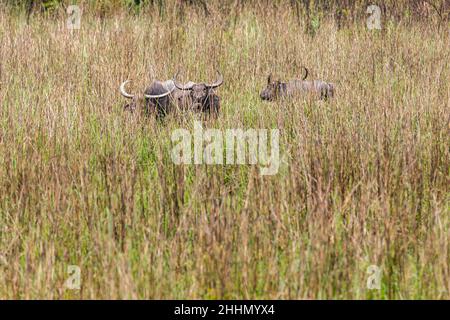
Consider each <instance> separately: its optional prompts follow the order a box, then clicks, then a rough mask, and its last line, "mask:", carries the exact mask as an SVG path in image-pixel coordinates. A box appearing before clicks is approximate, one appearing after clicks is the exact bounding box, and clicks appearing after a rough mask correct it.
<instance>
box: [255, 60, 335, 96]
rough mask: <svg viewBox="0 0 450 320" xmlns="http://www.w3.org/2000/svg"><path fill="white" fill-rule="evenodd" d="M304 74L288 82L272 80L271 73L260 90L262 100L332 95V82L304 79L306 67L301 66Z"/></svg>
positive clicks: (306, 72) (306, 71)
mask: <svg viewBox="0 0 450 320" xmlns="http://www.w3.org/2000/svg"><path fill="white" fill-rule="evenodd" d="M303 69H304V71H305V75H304V76H303V78H302V79H301V80H300V79H294V80H291V81H289V82H281V81H278V80H276V81H274V80H273V78H272V75H269V77H268V79H267V86H266V88H265V89H264V90H263V91H262V92H261V94H260V97H261V99H262V100H266V101H274V100H276V99H278V98H282V97H292V96H295V95H305V94H312V95H315V96H318V97H319V98H320V99H324V100H326V99H328V98H331V97H333V96H334V90H335V89H334V84H333V83H331V82H325V81H322V80H313V81H306V78H307V77H308V69H307V68H305V67H303Z"/></svg>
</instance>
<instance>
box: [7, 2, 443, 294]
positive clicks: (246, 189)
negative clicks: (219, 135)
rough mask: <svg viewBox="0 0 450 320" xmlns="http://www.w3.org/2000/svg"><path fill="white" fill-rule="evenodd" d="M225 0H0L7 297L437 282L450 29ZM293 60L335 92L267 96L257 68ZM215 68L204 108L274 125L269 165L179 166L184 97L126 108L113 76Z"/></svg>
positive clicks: (142, 80) (141, 78)
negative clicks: (214, 90)
mask: <svg viewBox="0 0 450 320" xmlns="http://www.w3.org/2000/svg"><path fill="white" fill-rule="evenodd" d="M267 8H269V7H267ZM236 10H239V12H229V14H225V13H220V12H215V13H214V16H213V18H212V19H210V20H208V21H205V19H204V17H203V13H202V12H201V11H197V10H194V9H189V8H186V11H185V12H184V14H183V16H182V17H180V15H179V12H178V11H175V10H170V9H169V10H168V11H167V15H166V16H165V17H164V19H162V18H161V17H160V15H159V14H158V13H157V12H146V13H145V14H142V15H130V14H127V13H125V12H121V11H119V12H117V13H115V14H114V15H112V16H111V17H107V18H104V19H100V18H97V17H96V16H94V15H92V14H90V13H89V12H84V14H83V16H82V20H81V29H80V30H75V31H69V30H67V29H66V27H65V23H66V17H65V15H63V14H61V15H56V16H54V17H53V18H44V17H41V16H34V17H33V18H32V19H30V21H29V24H27V21H26V16H25V15H18V14H16V13H14V14H13V13H11V12H10V11H9V10H8V9H6V8H4V7H2V9H1V10H0V39H1V41H0V104H1V107H0V297H1V298H27V299H30V298H50V299H55V298H83V299H86V298H208V299H209V298H211V299H213V298H282V299H287V298H295V299H296V298H333V299H341V298H356V299H365V298H382V299H386V298H391V299H410V298H419V299H422V298H431V299H442V298H446V299H448V298H450V294H449V293H450V267H449V265H450V264H449V261H450V246H449V242H450V241H449V240H450V232H449V231H450V230H449V225H450V219H449V209H450V208H449V207H450V204H449V194H450V193H449V187H448V186H449V173H450V168H449V145H450V141H449V129H450V128H449V110H450V109H449V105H450V84H449V83H450V69H449V64H448V62H449V54H450V46H449V39H450V36H449V32H448V29H445V28H444V29H440V31H437V30H438V29H437V25H436V24H435V23H431V22H430V23H427V22H417V23H415V24H408V25H405V24H402V23H401V22H400V23H397V22H396V23H394V22H390V21H384V22H383V29H382V30H381V31H379V32H377V31H369V30H367V28H366V26H365V23H355V24H352V25H350V26H348V27H343V28H341V29H338V28H337V26H336V24H335V22H334V20H331V19H328V18H323V19H320V20H319V26H318V27H317V30H316V34H315V35H314V36H313V35H311V34H306V33H305V32H304V31H305V25H304V20H302V19H300V22H299V20H298V18H297V17H296V15H295V12H294V11H292V10H290V9H288V8H276V7H270V10H269V9H268V10H261V9H260V8H258V6H255V7H251V6H247V7H245V8H242V9H239V8H236ZM303 64H304V65H306V66H308V67H309V68H310V70H311V71H312V77H313V78H321V79H324V80H328V81H332V82H335V83H336V87H337V96H336V98H335V99H333V100H331V101H329V102H320V101H314V100H309V99H307V98H305V99H300V100H296V101H290V102H285V103H278V104H268V103H263V102H261V101H260V99H259V96H258V94H259V91H260V90H261V89H262V87H263V86H264V85H265V83H266V76H267V75H268V73H270V72H273V73H274V74H276V75H278V76H279V77H280V78H281V79H289V78H293V77H298V76H300V74H299V72H301V70H300V66H301V65H303ZM216 67H218V68H220V69H221V70H222V71H223V74H224V77H225V79H226V82H225V84H224V85H223V86H222V87H221V88H220V89H219V90H218V93H219V94H220V95H221V97H222V112H221V115H220V117H219V119H218V120H216V121H210V122H207V123H205V127H216V128H220V129H227V128H240V127H241V128H267V129H271V128H278V129H280V131H281V139H280V141H281V148H282V152H283V155H285V157H284V159H285V163H284V164H283V165H282V167H281V169H280V172H279V173H278V174H277V175H275V176H272V177H267V176H266V177H262V176H260V175H259V172H258V168H257V167H254V166H205V165H198V166H195V165H191V166H176V165H174V164H173V163H172V161H171V158H170V150H171V142H170V135H171V132H172V131H173V130H174V129H176V128H180V127H183V128H188V129H191V128H192V124H193V119H194V116H192V117H190V118H188V119H180V118H174V117H169V118H168V119H167V120H166V121H164V122H162V123H161V122H157V121H155V120H153V119H148V118H145V117H143V116H141V115H139V114H135V115H130V114H127V113H124V112H123V110H122V106H123V104H124V103H125V101H124V99H123V98H122V97H121V96H120V95H119V93H118V85H119V84H120V82H121V81H123V80H124V79H127V78H131V79H133V80H134V82H133V85H132V90H133V91H134V92H139V91H140V92H142V90H143V89H144V87H145V86H146V85H148V84H149V82H150V81H151V79H153V78H159V79H166V78H170V77H171V76H172V75H173V73H174V72H175V71H176V70H177V69H181V70H183V77H184V79H185V80H187V79H192V80H211V79H212V78H213V77H214V75H215V74H214V69H215V68H216ZM68 265H78V266H79V267H80V268H81V289H80V290H69V289H67V288H65V286H64V281H65V280H66V279H67V278H68V276H69V275H68V274H67V267H68ZM369 265H377V266H379V267H380V268H381V270H382V287H381V290H369V289H367V286H366V282H367V278H368V276H369V275H368V274H367V273H366V272H367V267H368V266H369Z"/></svg>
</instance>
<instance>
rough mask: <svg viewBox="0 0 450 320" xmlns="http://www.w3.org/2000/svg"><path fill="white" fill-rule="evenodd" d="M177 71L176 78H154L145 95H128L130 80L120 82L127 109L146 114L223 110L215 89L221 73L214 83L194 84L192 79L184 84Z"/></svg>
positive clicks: (163, 114)
mask: <svg viewBox="0 0 450 320" xmlns="http://www.w3.org/2000/svg"><path fill="white" fill-rule="evenodd" d="M177 76H178V73H177V74H176V75H175V76H174V78H173V79H171V80H167V81H164V82H161V81H154V82H153V83H152V84H151V85H150V86H149V87H147V88H146V89H145V91H144V94H143V96H137V95H132V94H129V93H128V92H127V91H126V90H125V86H126V84H127V83H128V82H130V81H129V80H127V81H125V82H123V83H122V84H121V85H120V93H121V94H122V96H124V97H125V98H127V99H131V102H130V103H128V104H127V105H125V107H124V109H126V110H129V111H132V112H134V111H135V110H136V109H141V110H144V112H145V114H147V115H148V114H153V113H156V115H157V116H158V117H164V116H165V115H166V114H168V113H171V112H177V111H178V112H183V111H194V112H202V113H204V114H208V115H211V114H212V115H215V116H217V115H218V113H219V109H220V98H219V96H218V95H217V94H216V93H215V90H214V89H216V88H218V87H219V86H221V85H222V84H223V77H222V75H221V74H220V72H218V79H217V80H216V81H215V82H214V83H212V84H209V83H195V82H192V81H189V82H188V83H186V84H181V83H179V82H178V81H177Z"/></svg>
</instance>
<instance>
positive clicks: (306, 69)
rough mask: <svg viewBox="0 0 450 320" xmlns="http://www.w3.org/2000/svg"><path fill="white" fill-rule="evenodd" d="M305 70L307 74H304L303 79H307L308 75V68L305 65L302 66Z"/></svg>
mask: <svg viewBox="0 0 450 320" xmlns="http://www.w3.org/2000/svg"><path fill="white" fill-rule="evenodd" d="M302 68H303V70H305V75H304V76H303V79H302V80H306V78H307V77H308V68H306V67H305V66H302Z"/></svg>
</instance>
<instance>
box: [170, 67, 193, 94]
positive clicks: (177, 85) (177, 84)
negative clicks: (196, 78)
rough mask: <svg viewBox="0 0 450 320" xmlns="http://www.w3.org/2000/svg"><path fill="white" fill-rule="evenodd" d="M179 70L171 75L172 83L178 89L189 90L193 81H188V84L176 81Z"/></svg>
mask: <svg viewBox="0 0 450 320" xmlns="http://www.w3.org/2000/svg"><path fill="white" fill-rule="evenodd" d="M179 73H180V72H179V71H178V72H177V73H176V74H175V75H174V76H173V79H172V80H173V84H174V85H175V87H177V88H178V89H180V90H191V89H192V87H193V86H194V83H190V84H187V85H183V84H181V83H178V81H177V77H178V74H179Z"/></svg>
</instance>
